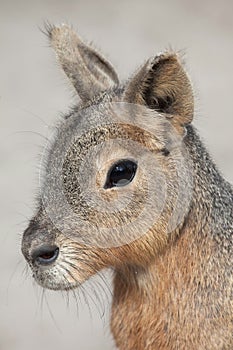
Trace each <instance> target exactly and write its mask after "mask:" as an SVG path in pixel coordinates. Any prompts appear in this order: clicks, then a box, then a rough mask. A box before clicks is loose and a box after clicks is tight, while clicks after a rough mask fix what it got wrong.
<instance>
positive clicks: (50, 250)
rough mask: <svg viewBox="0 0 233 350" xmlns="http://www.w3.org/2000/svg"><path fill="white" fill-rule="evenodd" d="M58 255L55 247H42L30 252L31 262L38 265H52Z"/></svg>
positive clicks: (57, 249)
mask: <svg viewBox="0 0 233 350" xmlns="http://www.w3.org/2000/svg"><path fill="white" fill-rule="evenodd" d="M58 255H59V248H58V247H57V246H55V245H53V246H48V245H44V246H41V247H39V248H37V249H35V250H34V251H33V252H32V260H33V262H34V263H37V264H39V265H49V264H52V263H53V262H54V261H55V260H56V259H57V257H58Z"/></svg>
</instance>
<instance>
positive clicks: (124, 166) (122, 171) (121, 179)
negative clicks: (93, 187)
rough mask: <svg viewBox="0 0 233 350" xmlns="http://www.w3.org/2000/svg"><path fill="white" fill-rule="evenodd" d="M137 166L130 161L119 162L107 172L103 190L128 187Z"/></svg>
mask: <svg viewBox="0 0 233 350" xmlns="http://www.w3.org/2000/svg"><path fill="white" fill-rule="evenodd" d="M136 170H137V164H136V163H135V162H133V161H131V160H121V161H119V162H118V163H115V164H114V165H113V166H112V167H111V168H110V170H109V172H108V175H107V181H106V184H105V186H104V188H111V187H122V186H126V185H128V184H129V183H130V182H131V181H132V180H133V178H134V176H135V173H136Z"/></svg>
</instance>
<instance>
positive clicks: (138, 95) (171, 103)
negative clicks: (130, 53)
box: [124, 52, 194, 128]
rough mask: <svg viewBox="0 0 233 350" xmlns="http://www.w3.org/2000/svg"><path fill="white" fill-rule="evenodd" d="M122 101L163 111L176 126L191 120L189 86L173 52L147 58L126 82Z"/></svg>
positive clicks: (191, 107) (192, 109)
mask: <svg viewBox="0 0 233 350" xmlns="http://www.w3.org/2000/svg"><path fill="white" fill-rule="evenodd" d="M124 100H125V101H127V102H129V103H135V104H142V105H146V106H148V107H149V108H151V109H155V110H157V111H158V112H160V113H166V114H167V117H168V118H171V121H172V123H173V124H175V126H177V127H178V128H179V127H180V126H184V125H186V124H189V123H191V121H192V119H193V111H194V101H193V91H192V87H191V84H190V81H189V78H188V76H187V74H186V72H185V70H184V69H183V67H182V64H181V62H180V60H179V58H178V56H177V54H175V53H169V52H166V53H163V54H160V55H158V56H156V57H154V58H152V59H149V60H148V61H147V62H146V63H145V65H144V66H143V67H141V68H140V69H139V70H138V72H137V73H136V74H135V75H134V76H133V78H132V79H131V80H130V81H129V82H128V85H127V86H126V89H125V94H124Z"/></svg>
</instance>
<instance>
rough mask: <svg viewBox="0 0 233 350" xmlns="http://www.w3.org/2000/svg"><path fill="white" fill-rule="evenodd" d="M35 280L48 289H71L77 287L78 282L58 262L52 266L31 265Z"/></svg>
mask: <svg viewBox="0 0 233 350" xmlns="http://www.w3.org/2000/svg"><path fill="white" fill-rule="evenodd" d="M31 269H32V275H33V278H34V279H35V281H36V282H37V283H38V284H39V285H40V286H41V287H43V288H46V289H50V290H55V291H58V290H66V291H68V290H71V289H75V288H77V287H78V286H79V285H80V283H79V282H78V281H77V280H76V279H75V278H74V277H73V276H72V277H71V276H70V273H68V270H67V271H65V270H64V269H63V268H62V266H60V264H56V265H54V266H50V267H47V266H45V265H44V266H40V267H35V266H31Z"/></svg>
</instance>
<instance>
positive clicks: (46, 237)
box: [22, 26, 193, 289]
mask: <svg viewBox="0 0 233 350" xmlns="http://www.w3.org/2000/svg"><path fill="white" fill-rule="evenodd" d="M48 33H49V37H50V40H51V44H52V47H53V48H54V49H55V52H56V54H57V57H58V61H59V62H60V64H61V66H62V68H63V70H64V72H65V73H66V75H67V76H68V78H69V79H70V81H71V83H72V84H73V87H74V88H75V90H76V92H77V93H78V94H79V96H80V98H81V101H80V103H79V105H78V106H77V107H75V108H73V109H72V112H71V113H70V115H69V116H68V117H67V118H65V119H64V121H63V122H62V123H60V125H58V127H57V131H56V133H55V135H54V136H53V138H52V140H51V142H50V143H49V144H48V145H47V146H46V147H45V155H44V157H43V164H44V167H43V171H42V172H41V179H42V180H41V182H40V190H41V191H40V195H39V197H40V199H39V203H38V208H37V212H36V215H35V216H34V217H33V218H32V220H31V222H30V224H29V227H28V228H27V229H26V231H25V232H24V235H23V241H22V251H23V254H24V256H25V258H26V259H27V261H28V263H29V264H30V266H31V268H32V271H33V274H34V277H35V279H36V280H37V282H38V283H39V284H41V285H43V286H44V287H47V288H51V289H70V288H75V287H77V286H78V285H79V284H80V283H82V282H84V281H85V280H86V279H87V278H89V277H90V276H91V275H93V274H95V273H96V272H98V271H99V270H101V269H102V268H104V267H109V266H112V267H114V268H116V269H121V268H124V267H126V266H132V265H136V266H141V267H143V266H145V265H146V264H148V263H149V261H150V260H151V259H152V258H153V257H154V256H155V254H160V253H161V252H162V251H163V250H164V249H166V247H167V246H168V245H169V242H171V240H173V239H174V238H175V235H176V229H177V228H178V227H179V225H181V224H182V223H183V222H184V219H185V215H186V212H187V210H188V207H189V204H190V198H191V189H192V176H191V173H192V164H191V163H190V158H189V155H188V152H187V150H186V147H185V128H186V126H187V125H188V124H189V123H190V122H191V121H192V115H193V96H192V89H191V85H190V83H189V80H188V77H187V75H186V73H185V72H184V70H183V68H182V65H181V63H180V61H179V59H178V57H177V55H176V54H174V53H165V54H162V55H159V56H156V57H155V58H153V59H150V60H148V61H147V62H146V63H145V64H144V66H143V67H142V68H140V69H139V70H138V72H136V74H134V76H133V77H132V78H131V79H130V80H129V82H127V83H126V84H125V85H120V84H119V82H118V78H117V75H116V73H115V71H114V69H113V68H112V66H111V65H110V64H109V63H108V62H107V61H106V60H105V59H104V58H103V57H102V56H100V55H99V54H98V53H97V52H95V51H94V50H93V49H92V48H91V47H89V46H87V45H85V44H84V43H83V42H82V41H81V40H80V39H79V38H78V37H77V35H76V34H75V33H74V32H73V31H72V30H71V29H70V28H68V27H66V26H62V27H61V28H55V27H51V28H49V31H48Z"/></svg>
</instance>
